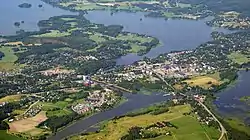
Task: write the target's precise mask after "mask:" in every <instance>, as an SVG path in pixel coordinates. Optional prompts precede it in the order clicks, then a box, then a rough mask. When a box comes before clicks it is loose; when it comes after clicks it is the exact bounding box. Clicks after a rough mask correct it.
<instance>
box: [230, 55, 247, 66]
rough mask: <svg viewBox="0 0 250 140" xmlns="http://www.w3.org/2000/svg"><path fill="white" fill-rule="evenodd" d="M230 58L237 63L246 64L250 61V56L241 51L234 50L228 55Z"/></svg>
mask: <svg viewBox="0 0 250 140" xmlns="http://www.w3.org/2000/svg"><path fill="white" fill-rule="evenodd" d="M228 58H229V59H231V60H232V61H233V62H234V63H237V64H240V65H241V64H244V63H248V62H250V58H249V57H248V56H246V55H244V54H241V53H239V52H233V53H231V54H230V55H228Z"/></svg>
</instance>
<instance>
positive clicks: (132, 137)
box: [121, 126, 142, 140]
mask: <svg viewBox="0 0 250 140" xmlns="http://www.w3.org/2000/svg"><path fill="white" fill-rule="evenodd" d="M141 129H142V127H137V126H134V127H132V128H130V129H129V131H128V134H127V135H125V136H123V137H122V138H121V140H137V139H141V138H142V136H141V134H140V132H141Z"/></svg>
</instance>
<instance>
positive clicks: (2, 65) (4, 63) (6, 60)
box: [0, 47, 18, 70]
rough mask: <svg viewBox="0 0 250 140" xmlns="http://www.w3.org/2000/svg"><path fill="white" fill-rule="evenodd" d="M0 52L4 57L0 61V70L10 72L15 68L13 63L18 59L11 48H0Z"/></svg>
mask: <svg viewBox="0 0 250 140" xmlns="http://www.w3.org/2000/svg"><path fill="white" fill-rule="evenodd" d="M0 52H2V53H4V54H5V56H4V57H3V58H2V60H0V70H11V69H14V68H15V65H14V62H15V61H17V59H18V57H17V56H16V55H15V54H14V52H13V50H12V48H11V47H0Z"/></svg>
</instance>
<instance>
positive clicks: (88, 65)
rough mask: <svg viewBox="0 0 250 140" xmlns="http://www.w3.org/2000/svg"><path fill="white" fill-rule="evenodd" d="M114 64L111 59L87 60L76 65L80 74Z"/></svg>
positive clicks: (107, 67) (94, 71) (93, 71)
mask: <svg viewBox="0 0 250 140" xmlns="http://www.w3.org/2000/svg"><path fill="white" fill-rule="evenodd" d="M113 66H115V61H113V60H93V61H87V62H85V63H83V64H82V65H80V66H78V69H77V72H78V73H80V74H85V75H86V74H93V73H96V72H97V71H98V70H100V69H104V70H106V69H109V68H112V67H113Z"/></svg>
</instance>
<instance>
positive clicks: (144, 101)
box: [49, 93, 171, 140]
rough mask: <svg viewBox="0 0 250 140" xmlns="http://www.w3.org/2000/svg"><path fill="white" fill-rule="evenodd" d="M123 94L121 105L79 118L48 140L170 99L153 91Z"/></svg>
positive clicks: (56, 138)
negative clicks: (123, 101) (123, 100)
mask: <svg viewBox="0 0 250 140" xmlns="http://www.w3.org/2000/svg"><path fill="white" fill-rule="evenodd" d="M124 96H125V97H126V98H127V99H128V101H127V102H125V103H123V104H122V105H120V106H118V107H116V108H113V109H111V110H108V111H104V112H100V113H98V114H95V115H93V116H90V117H89V118H86V119H83V120H79V121H77V122H76V123H74V124H72V125H70V126H68V127H66V128H65V129H63V130H62V131H60V132H57V133H56V135H54V136H51V137H50V138H49V140H60V139H63V138H65V137H68V136H70V135H74V134H78V133H81V132H84V131H86V130H96V128H95V127H94V125H96V124H98V123H100V122H102V121H105V120H108V119H112V118H113V117H115V116H121V115H123V114H126V113H128V112H131V111H133V110H136V109H140V108H144V107H147V106H149V105H151V104H154V103H159V102H163V101H167V100H169V99H171V96H166V97H164V96H163V94H161V93H153V94H151V95H144V94H131V93H124ZM92 126H93V127H92Z"/></svg>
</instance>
